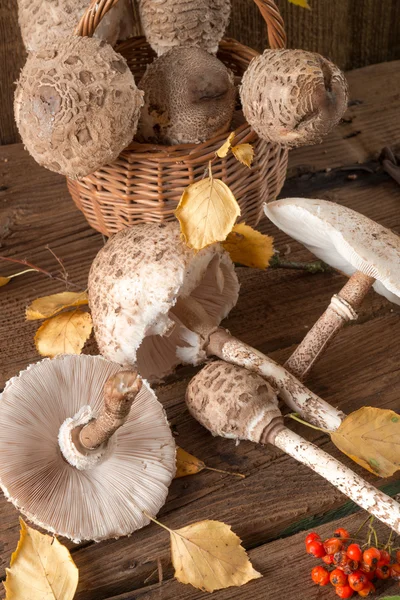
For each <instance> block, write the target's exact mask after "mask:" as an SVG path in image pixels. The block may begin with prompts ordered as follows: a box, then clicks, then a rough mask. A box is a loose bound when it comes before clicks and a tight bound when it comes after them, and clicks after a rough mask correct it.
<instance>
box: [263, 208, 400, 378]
mask: <svg viewBox="0 0 400 600" xmlns="http://www.w3.org/2000/svg"><path fill="white" fill-rule="evenodd" d="M264 210H265V214H266V215H267V217H268V218H269V219H270V220H271V221H272V222H273V223H274V224H275V225H276V226H277V227H279V228H280V229H282V230H283V231H284V232H285V233H287V234H288V235H290V236H291V237H292V238H293V239H295V240H297V241H298V242H300V243H301V244H303V245H304V246H305V247H306V248H308V249H309V250H310V251H311V252H313V254H315V255H316V256H317V257H318V258H320V259H322V260H323V261H324V262H326V263H327V264H329V265H331V266H332V267H334V268H335V269H338V270H339V271H342V272H344V273H346V274H347V275H350V279H349V280H348V282H347V283H346V284H345V285H344V287H343V288H342V289H341V290H340V292H339V293H338V294H337V295H335V296H333V298H332V300H331V303H330V305H329V306H328V308H327V309H326V311H325V312H324V313H323V315H322V316H321V317H320V318H319V319H318V321H317V322H316V323H315V325H314V326H313V327H312V329H310V331H309V332H308V333H307V335H306V336H305V338H304V340H303V341H302V342H301V343H300V345H299V346H298V347H297V348H296V350H295V351H294V353H293V354H292V356H291V357H290V358H289V359H288V360H287V362H286V363H285V367H286V368H287V369H288V371H290V372H291V373H293V375H295V376H296V377H297V378H298V379H304V378H305V377H306V376H307V375H308V373H309V372H310V370H311V368H312V367H313V366H314V364H315V363H316V362H317V360H319V358H320V357H321V356H322V355H323V353H324V351H325V349H326V347H327V346H328V344H329V343H330V342H331V341H332V340H333V339H334V337H335V336H336V335H337V334H338V333H339V331H340V330H341V329H342V328H343V326H344V325H345V324H346V323H347V322H348V321H351V320H354V319H357V312H356V311H357V310H358V308H359V307H360V306H361V304H362V302H363V300H364V298H365V296H366V295H367V293H368V291H369V290H370V289H371V287H373V288H374V289H375V291H377V292H378V293H379V294H382V295H383V296H385V297H386V298H388V299H389V300H391V301H392V302H394V303H396V304H400V237H399V236H398V235H396V234H395V233H394V232H393V231H390V230H389V229H386V228H385V227H382V225H379V224H378V223H375V222H374V221H372V220H371V219H368V218H367V217H365V216H364V215H361V214H360V213H357V212H355V211H353V210H351V209H349V208H346V207H345V206H340V205H338V204H335V203H334V202H328V201H326V200H311V199H307V198H286V199H284V200H277V201H276V202H271V203H270V204H265V205H264Z"/></svg>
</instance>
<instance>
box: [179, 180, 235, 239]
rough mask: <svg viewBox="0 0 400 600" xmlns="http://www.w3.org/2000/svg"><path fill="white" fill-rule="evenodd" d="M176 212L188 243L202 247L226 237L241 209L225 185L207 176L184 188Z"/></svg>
mask: <svg viewBox="0 0 400 600" xmlns="http://www.w3.org/2000/svg"><path fill="white" fill-rule="evenodd" d="M175 215H176V217H177V219H178V220H179V223H180V226H181V231H182V233H183V236H184V238H185V241H186V243H187V244H188V246H189V247H190V248H194V249H195V250H201V248H204V247H205V246H209V245H210V244H213V243H214V242H222V241H223V240H225V239H226V236H227V235H228V233H229V232H230V231H231V230H232V227H233V225H234V224H235V221H236V218H237V217H238V216H239V215H240V208H239V205H238V203H237V202H236V199H235V196H234V195H233V194H232V192H231V190H230V189H229V188H228V186H227V185H225V183H224V182H223V181H221V180H220V179H214V178H213V176H212V175H210V177H207V178H206V179H202V180H201V181H197V182H196V183H192V184H191V185H189V186H188V187H187V188H186V189H185V191H184V192H183V194H182V197H181V199H180V202H179V204H178V208H177V209H176V211H175Z"/></svg>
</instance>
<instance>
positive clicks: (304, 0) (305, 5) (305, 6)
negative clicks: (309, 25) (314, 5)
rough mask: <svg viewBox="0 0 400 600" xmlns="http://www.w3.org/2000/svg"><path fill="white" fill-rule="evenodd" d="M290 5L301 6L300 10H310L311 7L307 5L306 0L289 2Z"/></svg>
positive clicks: (291, 0) (290, 0)
mask: <svg viewBox="0 0 400 600" xmlns="http://www.w3.org/2000/svg"><path fill="white" fill-rule="evenodd" d="M289 2H290V3H291V4H296V5H297V6H301V7H302V8H307V9H308V10H311V6H310V5H309V4H308V0H289Z"/></svg>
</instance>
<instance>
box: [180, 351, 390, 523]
mask: <svg viewBox="0 0 400 600" xmlns="http://www.w3.org/2000/svg"><path fill="white" fill-rule="evenodd" d="M186 403H187V406H188V409H189V411H190V413H191V414H192V415H193V416H194V418H195V419H197V421H199V423H201V424H202V425H203V426H204V427H206V428H207V429H208V430H209V431H211V433H212V434H213V435H218V436H222V437H225V438H231V439H234V440H250V441H252V442H256V443H259V444H267V443H269V444H273V445H274V446H276V447H277V448H280V449H281V450H283V451H284V452H286V453H287V454H289V455H290V456H292V457H293V458H295V459H296V460H298V461H299V462H301V463H303V464H304V465H306V466H307V467H310V469H312V470H313V471H315V472H316V473H318V474H319V475H322V477H324V478H325V479H327V480H328V481H329V482H330V483H332V484H333V485H334V486H336V487H337V488H338V489H339V490H340V491H341V492H343V493H344V494H345V495H346V496H348V497H349V498H351V500H353V501H354V502H355V503H356V504H358V505H359V506H361V507H362V508H364V509H365V510H367V511H368V512H369V513H370V514H371V515H374V516H375V517H377V518H378V519H380V520H381V521H382V522H383V523H385V524H386V525H389V527H391V528H392V529H393V530H394V531H395V532H396V533H398V534H399V533H400V505H399V504H398V502H396V501H395V500H393V499H392V498H390V497H389V496H386V495H385V494H383V493H382V492H381V491H379V490H377V489H376V488H375V487H374V486H372V485H371V484H369V483H368V482H367V481H365V480H364V479H362V477H359V476H358V475H357V474H356V473H354V472H353V471H352V470H351V469H349V468H348V467H346V466H345V465H343V464H342V463H341V462H339V461H338V460H336V459H335V458H333V457H332V456H330V455H329V454H327V453H326V452H324V451H323V450H322V449H321V448H319V447H318V446H314V444H312V443H311V442H309V441H307V440H305V439H303V438H302V437H300V436H299V435H297V434H296V433H294V432H293V431H291V430H290V429H288V428H287V427H285V426H284V424H283V419H282V416H281V413H280V411H279V408H278V400H277V397H276V394H275V391H274V390H273V389H272V387H271V386H270V385H269V384H268V383H267V382H266V381H265V380H264V379H263V378H262V377H260V376H259V375H257V374H255V373H249V371H247V370H246V369H243V368H240V367H237V366H233V365H229V364H227V363H225V362H223V361H216V362H212V363H209V364H208V365H206V366H205V367H203V369H202V370H201V371H200V372H199V373H198V374H197V375H196V376H195V377H194V378H193V379H192V380H191V381H190V383H189V385H188V388H187V392H186Z"/></svg>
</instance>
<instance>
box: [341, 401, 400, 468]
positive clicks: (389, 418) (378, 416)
mask: <svg viewBox="0 0 400 600" xmlns="http://www.w3.org/2000/svg"><path fill="white" fill-rule="evenodd" d="M331 438H332V441H333V443H334V444H335V445H336V446H337V447H338V448H339V450H341V451H342V452H344V454H346V455H347V456H349V457H350V458H351V459H352V460H354V462H356V463H358V464H359V465H361V466H362V467H364V468H365V469H368V471H371V473H375V475H379V476H380V477H390V476H391V475H393V473H395V472H396V471H398V470H399V469H400V415H398V414H397V413H395V412H394V411H393V410H387V409H383V408H374V407H372V406H364V407H363V408H360V409H359V410H356V411H355V412H353V413H350V414H349V415H348V416H347V417H346V418H345V419H344V421H343V422H342V423H341V425H340V427H339V429H338V430H337V431H334V432H332V433H331Z"/></svg>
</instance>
